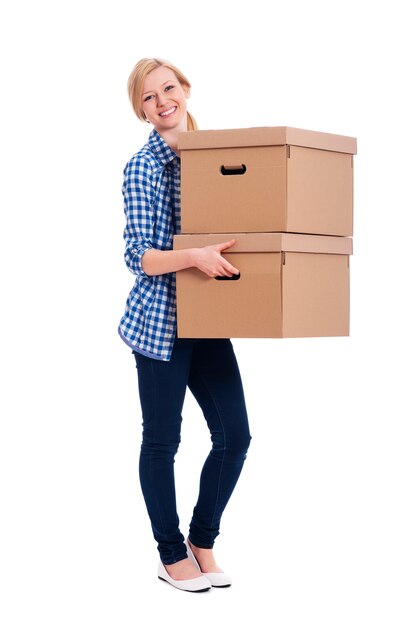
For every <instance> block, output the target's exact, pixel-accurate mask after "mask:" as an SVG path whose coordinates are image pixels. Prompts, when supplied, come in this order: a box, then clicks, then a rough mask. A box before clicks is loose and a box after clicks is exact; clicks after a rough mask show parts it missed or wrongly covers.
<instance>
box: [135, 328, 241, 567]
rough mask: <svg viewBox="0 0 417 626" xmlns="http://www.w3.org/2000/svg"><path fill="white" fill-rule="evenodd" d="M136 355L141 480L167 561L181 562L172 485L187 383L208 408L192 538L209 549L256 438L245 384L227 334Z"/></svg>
mask: <svg viewBox="0 0 417 626" xmlns="http://www.w3.org/2000/svg"><path fill="white" fill-rule="evenodd" d="M134 355H135V360H136V367H137V370H138V380H139V396H140V401H141V406H142V418H143V439H142V446H141V452H140V460H139V476H140V483H141V487H142V492H143V495H144V498H145V503H146V507H147V510H148V513H149V517H150V520H151V524H152V530H153V534H154V537H155V539H156V541H157V542H158V550H159V553H160V556H161V560H162V562H163V563H165V564H170V563H176V562H177V561H180V560H182V559H184V558H186V557H187V553H186V547H185V544H184V536H183V535H182V534H181V532H180V530H179V519H178V514H177V507H176V498H175V483H174V457H175V454H176V452H177V450H178V446H179V443H180V438H181V437H180V432H181V422H182V416H181V412H182V408H183V403H184V397H185V392H186V388H187V386H188V387H189V389H190V390H191V392H192V393H193V395H194V397H195V398H196V400H197V402H198V403H199V405H200V407H201V409H202V411H203V414H204V417H205V419H206V421H207V425H208V428H209V430H210V435H211V441H212V448H211V450H210V453H209V455H208V457H207V459H206V461H205V463H204V466H203V469H202V472H201V477H200V489H199V495H198V500H197V504H196V506H195V508H194V511H193V517H192V520H191V524H190V533H189V537H190V541H191V542H192V543H193V544H194V545H196V546H198V547H200V548H211V547H213V544H214V540H215V538H216V537H217V535H218V534H219V527H220V519H221V516H222V513H223V511H224V509H225V507H226V504H227V502H228V500H229V498H230V496H231V494H232V492H233V489H234V487H235V485H236V483H237V480H238V478H239V475H240V472H241V470H242V466H243V463H244V461H245V458H246V453H247V450H248V447H249V444H250V439H251V436H250V433H249V424H248V418H247V413H246V406H245V398H244V394H243V388H242V382H241V378H240V373H239V368H238V365H237V361H236V357H235V354H234V351H233V347H232V344H231V342H230V340H229V339H176V342H175V345H174V350H173V353H172V357H171V360H170V361H159V360H156V359H151V358H149V357H146V356H143V355H141V354H139V353H137V352H135V353H134Z"/></svg>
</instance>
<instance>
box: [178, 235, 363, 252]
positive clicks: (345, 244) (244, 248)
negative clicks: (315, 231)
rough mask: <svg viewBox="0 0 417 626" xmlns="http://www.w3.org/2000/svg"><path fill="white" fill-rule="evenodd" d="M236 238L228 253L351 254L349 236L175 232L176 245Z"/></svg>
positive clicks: (210, 243) (197, 245)
mask: <svg viewBox="0 0 417 626" xmlns="http://www.w3.org/2000/svg"><path fill="white" fill-rule="evenodd" d="M231 239H234V240H235V244H234V245H233V246H232V247H231V248H229V249H228V251H227V253H228V254H234V253H236V252H321V253H323V254H352V252H353V243H352V239H351V238H349V237H333V236H328V235H302V234H296V233H221V234H220V233H211V234H198V235H197V234H194V235H175V236H174V249H175V250H184V249H186V248H202V247H203V246H213V245H215V244H219V243H224V242H226V241H230V240H231Z"/></svg>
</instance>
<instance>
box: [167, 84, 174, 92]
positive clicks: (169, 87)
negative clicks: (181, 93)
mask: <svg viewBox="0 0 417 626" xmlns="http://www.w3.org/2000/svg"><path fill="white" fill-rule="evenodd" d="M174 86H175V85H167V86H166V87H165V91H169V90H170V89H174Z"/></svg>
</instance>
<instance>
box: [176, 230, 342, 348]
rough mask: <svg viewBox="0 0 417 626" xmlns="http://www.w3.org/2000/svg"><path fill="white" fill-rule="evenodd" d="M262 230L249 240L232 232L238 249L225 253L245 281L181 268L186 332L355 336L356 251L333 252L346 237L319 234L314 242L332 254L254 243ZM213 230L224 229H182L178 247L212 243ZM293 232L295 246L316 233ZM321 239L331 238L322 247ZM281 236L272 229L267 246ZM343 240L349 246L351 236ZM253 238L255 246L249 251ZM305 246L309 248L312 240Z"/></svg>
mask: <svg viewBox="0 0 417 626" xmlns="http://www.w3.org/2000/svg"><path fill="white" fill-rule="evenodd" d="M260 235H262V233H260V234H259V235H247V236H246V237H247V239H246V242H245V241H242V236H241V235H239V234H235V235H234V236H233V235H232V236H228V237H227V239H229V238H235V239H236V240H237V242H238V243H237V245H236V251H235V252H229V253H225V254H224V257H225V258H227V259H228V260H230V262H231V263H232V264H233V265H234V266H235V267H237V268H238V269H239V270H240V278H239V280H216V279H213V278H209V277H208V276H206V275H205V274H203V273H202V272H200V271H199V270H197V269H194V268H192V269H187V270H182V271H180V272H177V314H178V336H179V337H194V338H203V337H325V336H346V335H348V334H349V252H348V253H343V252H340V253H336V254H335V253H329V252H328V250H329V249H331V245H330V243H331V242H330V241H329V240H337V239H338V238H334V237H330V238H328V237H313V239H314V240H315V241H314V242H312V243H311V244H310V247H311V248H313V249H314V248H316V249H317V248H320V247H321V249H322V250H323V249H326V250H327V252H325V253H323V252H293V251H282V250H280V251H277V252H271V251H268V252H265V251H261V252H260V251H255V250H253V248H254V245H255V243H256V238H258V241H260V240H261V239H262V237H260ZM267 235H268V234H267ZM277 235H280V233H277ZM284 235H285V234H284ZM204 237H205V239H204ZM213 237H218V235H216V236H214V235H206V236H201V235H196V236H193V235H184V236H177V237H176V238H175V248H176V249H178V248H179V247H181V246H182V245H183V244H184V243H187V247H194V246H199V245H210V244H211V243H212V242H213ZM289 237H290V239H289V240H288V239H287V241H286V242H285V237H284V238H283V239H284V242H285V243H286V244H288V245H289V244H291V243H292V246H291V247H297V245H296V244H297V240H298V247H300V245H301V244H300V242H302V241H304V242H305V241H306V239H308V236H307V235H304V236H302V235H298V236H294V237H293V240H292V242H291V237H292V236H289ZM300 238H301V239H300ZM273 239H275V241H274V240H273ZM318 240H324V241H322V242H321V246H320V245H319V244H320V242H319V241H318ZM279 241H280V238H279V237H276V238H273V236H271V235H270V236H269V242H268V243H267V245H266V246H265V245H264V248H265V247H266V248H268V247H271V246H273V245H281V244H282V238H281V244H280V243H279ZM339 241H340V242H341V248H340V250H342V247H343V245H344V244H343V241H344V240H343V239H339ZM349 241H350V240H349ZM179 242H180V243H179ZM333 243H334V244H335V242H333ZM245 244H246V249H251V250H252V251H246V252H245V251H242V250H244V249H245ZM264 244H266V241H264ZM303 246H304V248H305V249H307V248H308V247H309V244H306V243H304V244H303ZM347 249H349V244H348V245H347ZM350 249H351V248H350ZM231 250H232V249H231ZM237 250H240V251H237Z"/></svg>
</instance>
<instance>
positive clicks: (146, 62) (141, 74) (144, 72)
mask: <svg viewBox="0 0 417 626" xmlns="http://www.w3.org/2000/svg"><path fill="white" fill-rule="evenodd" d="M158 67H166V68H168V69H169V70H172V71H173V72H174V74H175V76H176V78H177V80H178V82H179V83H180V85H181V86H182V87H183V88H184V89H190V87H191V84H190V81H189V80H188V78H186V77H185V76H184V74H183V73H182V72H180V70H179V69H178V68H177V67H175V65H172V63H169V61H165V60H164V59H141V60H140V61H138V62H137V63H136V65H135V67H134V68H133V70H132V71H131V73H130V76H129V80H128V82H127V90H128V93H129V99H130V102H131V104H132V107H133V110H134V112H135V113H136V115H137V116H138V118H139V119H140V120H141V121H142V122H146V121H147V119H146V116H145V113H144V112H143V110H142V94H143V83H144V80H145V78H146V77H147V76H148V74H150V73H151V72H152V71H153V70H156V68H158ZM187 130H198V126H197V122H196V121H195V119H194V117H193V116H192V115H191V113H189V112H188V111H187Z"/></svg>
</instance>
